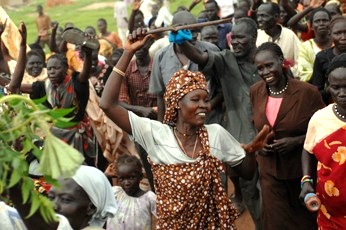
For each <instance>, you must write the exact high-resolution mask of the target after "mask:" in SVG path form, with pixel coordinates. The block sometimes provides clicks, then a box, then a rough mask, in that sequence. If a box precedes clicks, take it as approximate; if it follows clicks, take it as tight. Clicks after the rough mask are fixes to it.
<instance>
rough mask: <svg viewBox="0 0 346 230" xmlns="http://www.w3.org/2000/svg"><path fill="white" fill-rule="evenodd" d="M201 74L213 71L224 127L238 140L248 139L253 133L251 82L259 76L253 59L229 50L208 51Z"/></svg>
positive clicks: (209, 73)
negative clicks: (223, 108) (243, 59)
mask: <svg viewBox="0 0 346 230" xmlns="http://www.w3.org/2000/svg"><path fill="white" fill-rule="evenodd" d="M208 55H209V59H208V63H207V65H206V66H205V67H204V69H203V70H202V72H203V73H204V74H208V75H213V74H214V75H215V76H216V77H217V78H218V79H219V81H220V83H221V87H222V92H223V97H224V102H225V106H226V119H227V121H226V124H224V127H225V128H226V129H227V131H229V132H230V133H231V134H232V135H233V136H234V138H236V139H237V140H238V141H239V142H240V143H248V142H250V141H251V140H252V139H253V137H255V134H256V131H255V128H254V126H253V123H252V110H251V102H250V97H249V92H250V86H251V85H253V84H254V83H255V82H257V81H259V80H260V77H259V76H258V74H257V68H256V66H255V65H254V64H253V63H250V62H241V61H238V60H237V59H236V57H235V56H234V53H233V52H231V51H229V50H223V51H222V52H211V51H209V50H208Z"/></svg>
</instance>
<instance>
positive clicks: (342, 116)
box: [333, 104, 346, 120]
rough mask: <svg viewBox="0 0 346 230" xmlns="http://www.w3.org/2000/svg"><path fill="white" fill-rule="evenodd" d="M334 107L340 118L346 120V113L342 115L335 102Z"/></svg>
mask: <svg viewBox="0 0 346 230" xmlns="http://www.w3.org/2000/svg"><path fill="white" fill-rule="evenodd" d="M333 108H334V112H335V114H336V115H337V116H338V117H339V118H341V119H343V120H345V118H346V116H345V115H342V114H341V113H340V112H339V110H338V106H337V104H334V106H333Z"/></svg>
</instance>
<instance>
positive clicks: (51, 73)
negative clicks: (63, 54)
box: [47, 58, 67, 84]
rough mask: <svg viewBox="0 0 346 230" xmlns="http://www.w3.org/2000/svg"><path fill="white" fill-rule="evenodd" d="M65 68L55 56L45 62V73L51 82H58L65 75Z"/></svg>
mask: <svg viewBox="0 0 346 230" xmlns="http://www.w3.org/2000/svg"><path fill="white" fill-rule="evenodd" d="M66 73H67V69H66V67H64V66H62V63H61V61H60V60H59V59H57V58H51V59H49V60H48V62H47V74H48V78H49V80H50V81H51V82H52V84H60V83H61V82H62V81H63V80H64V79H65V77H66Z"/></svg>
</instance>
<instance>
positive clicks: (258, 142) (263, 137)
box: [242, 125, 274, 153]
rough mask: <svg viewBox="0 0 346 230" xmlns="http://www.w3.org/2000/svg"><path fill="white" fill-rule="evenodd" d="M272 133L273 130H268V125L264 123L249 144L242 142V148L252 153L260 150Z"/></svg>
mask: <svg viewBox="0 0 346 230" xmlns="http://www.w3.org/2000/svg"><path fill="white" fill-rule="evenodd" d="M273 135H274V132H273V131H270V128H269V126H268V125H264V126H263V128H262V130H261V131H260V132H259V133H258V134H257V136H256V137H255V138H254V139H253V140H252V142H251V143H249V144H242V147H243V149H244V150H245V151H246V152H247V153H253V152H256V151H258V150H261V149H263V148H264V147H265V145H266V143H267V142H268V140H269V139H271V138H272V137H273Z"/></svg>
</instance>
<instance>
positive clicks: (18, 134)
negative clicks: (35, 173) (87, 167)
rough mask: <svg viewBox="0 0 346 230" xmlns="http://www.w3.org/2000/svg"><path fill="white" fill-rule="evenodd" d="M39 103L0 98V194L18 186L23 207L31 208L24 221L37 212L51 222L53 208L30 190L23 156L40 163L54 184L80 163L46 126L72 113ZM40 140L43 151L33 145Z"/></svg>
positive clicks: (74, 153) (70, 174) (40, 101)
mask: <svg viewBox="0 0 346 230" xmlns="http://www.w3.org/2000/svg"><path fill="white" fill-rule="evenodd" d="M43 101H44V100H43V99H42V100H37V101H35V102H34V101H32V100H30V99H28V98H27V97H25V96H21V95H8V96H5V97H1V98H0V111H1V113H2V115H1V116H0V194H4V193H5V191H6V190H7V189H8V188H11V187H13V186H20V188H21V192H22V198H23V203H27V202H29V203H30V204H31V209H30V213H29V215H28V217H29V216H31V215H33V214H34V213H35V212H36V211H38V210H39V212H40V213H41V215H42V217H43V218H44V219H45V220H46V221H53V220H56V216H55V214H54V210H53V205H52V204H51V202H50V201H49V200H48V199H47V198H46V197H44V196H43V195H41V194H39V193H38V192H37V191H36V190H34V184H33V181H32V179H31V178H30V177H29V172H28V169H29V166H28V163H27V162H26V160H25V158H26V155H27V154H28V153H29V151H32V153H33V154H34V155H35V156H36V157H37V158H38V159H39V160H40V165H41V168H40V170H41V172H42V173H43V174H44V175H45V176H46V177H47V178H48V179H49V182H50V183H54V184H56V179H57V178H58V177H59V176H63V177H70V176H72V175H73V174H74V172H75V170H76V169H77V168H78V167H79V165H80V164H81V163H82V162H83V160H84V159H83V157H82V155H81V154H80V153H79V152H78V151H77V150H75V149H74V148H72V147H71V146H69V145H67V144H66V143H64V142H63V141H61V140H60V139H58V138H56V137H55V136H53V134H51V132H50V126H51V125H53V124H55V123H61V124H64V122H65V121H66V119H65V118H64V116H65V115H66V114H69V113H70V112H71V111H72V110H71V109H54V110H49V109H46V108H45V107H44V106H42V105H41V104H37V103H42V102H43ZM67 123H70V122H69V120H67ZM65 126H66V125H65ZM38 133H39V134H40V136H41V137H39V136H38ZM42 137H44V146H45V147H44V148H43V149H40V148H38V147H36V146H35V144H34V142H33V141H34V140H37V139H39V138H42ZM62 162H64V163H62ZM2 198H3V199H5V198H4V197H2Z"/></svg>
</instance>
